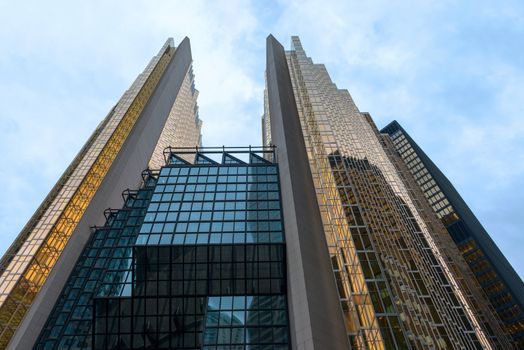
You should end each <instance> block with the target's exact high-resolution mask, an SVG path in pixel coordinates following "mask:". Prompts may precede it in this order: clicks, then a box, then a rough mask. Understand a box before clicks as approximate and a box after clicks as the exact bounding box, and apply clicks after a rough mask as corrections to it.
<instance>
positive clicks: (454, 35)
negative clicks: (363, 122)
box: [0, 0, 524, 277]
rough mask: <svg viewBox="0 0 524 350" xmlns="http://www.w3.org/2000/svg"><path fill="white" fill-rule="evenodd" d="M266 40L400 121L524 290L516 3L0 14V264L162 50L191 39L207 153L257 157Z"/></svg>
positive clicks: (381, 117) (522, 78) (522, 59)
mask: <svg viewBox="0 0 524 350" xmlns="http://www.w3.org/2000/svg"><path fill="white" fill-rule="evenodd" d="M459 3H460V4H459ZM269 33H273V34H274V35H275V36H276V37H277V39H279V40H280V41H281V42H282V43H283V44H284V45H285V46H286V47H289V41H290V36H291V35H299V36H300V37H301V39H302V43H303V45H304V48H305V49H306V52H307V53H308V54H309V55H310V56H311V57H313V59H314V60H315V62H319V63H325V64H326V66H327V68H328V70H329V72H330V73H331V76H332V78H333V80H334V81H335V82H336V83H337V85H338V86H339V87H340V88H347V89H349V91H350V92H351V93H352V95H353V98H354V99H355V101H356V103H357V105H358V106H359V108H360V110H361V111H368V112H370V113H371V115H372V116H373V117H374V119H375V121H376V123H377V125H378V126H379V127H382V126H384V125H386V124H387V123H388V122H389V121H391V120H393V119H396V120H398V121H399V122H400V123H401V124H402V125H403V126H404V127H405V129H407V131H408V132H409V133H410V134H411V135H412V136H413V137H414V138H415V140H416V141H417V142H418V143H419V145H421V146H422V148H423V149H424V150H425V151H426V152H427V153H428V154H429V156H430V157H431V158H432V159H433V160H434V161H435V162H436V163H437V165H438V166H440V168H441V169H442V170H443V171H444V173H445V174H446V175H448V177H449V178H450V179H451V181H452V182H453V183H454V184H455V186H456V187H457V188H458V190H459V191H460V192H461V194H462V195H463V197H464V198H465V199H466V201H467V202H468V203H469V205H470V207H471V208H472V209H473V211H474V212H475V213H476V214H477V215H478V217H479V219H480V221H481V222H482V223H483V224H484V225H485V227H486V228H487V230H488V232H490V233H491V235H492V237H493V239H494V240H495V242H496V243H497V244H498V245H499V247H500V248H501V250H502V251H503V253H504V254H505V255H506V256H507V257H508V259H509V261H510V262H511V263H512V264H513V266H514V267H515V269H516V270H517V272H518V273H519V274H520V276H521V277H522V276H524V259H522V258H521V257H520V254H522V250H523V249H524V221H523V220H521V215H523V209H524V208H523V205H522V200H523V198H524V189H523V185H524V137H523V136H522V135H524V123H522V122H521V118H522V117H523V116H524V45H523V43H524V2H522V1H520V0H515V1H511V0H507V1H503V0H501V1H497V2H494V1H483V0H476V1H468V0H465V1H460V2H457V1H446V0H439V1H386V0H384V1H327V0H323V1H318V2H314V1H307V0H286V1H276V2H275V1H257V2H255V1H252V2H250V1H239V0H238V1H236V0H233V1H226V2H222V1H209V3H207V2H204V1H196V0H191V1H71V0H69V1H23V2H21V1H8V0H0V105H1V108H0V150H1V156H2V165H1V166H0V183H2V191H3V193H2V196H0V254H2V253H3V252H4V251H5V249H7V247H8V245H9V244H10V242H11V241H12V240H13V239H14V237H15V236H16V235H17V234H18V232H19V231H20V229H21V228H22V226H23V225H24V224H25V222H26V221H27V220H28V218H29V217H30V216H31V214H32V213H33V212H34V210H35V209H36V208H37V206H38V205H39V204H40V202H41V201H42V199H43V198H44V197H45V195H46V194H47V193H48V191H49V190H50V189H51V187H52V186H53V185H54V183H55V181H56V180H57V179H58V177H59V176H60V174H61V173H62V172H63V171H64V170H65V168H66V167H67V165H68V164H69V162H70V161H71V160H72V158H73V157H74V155H75V154H76V153H77V152H78V150H79V149H80V147H81V146H82V144H83V143H84V142H85V140H86V139H87V137H88V136H89V134H90V133H91V132H92V131H93V129H94V128H95V126H96V125H97V123H98V122H99V121H100V120H101V119H102V118H103V117H104V116H105V114H106V113H107V112H108V111H109V109H110V108H111V107H112V105H113V104H114V103H115V102H116V101H117V100H118V99H119V97H120V96H121V95H122V93H123V92H124V90H125V89H126V88H127V87H129V85H130V84H131V82H132V81H133V80H134V78H135V77H136V76H137V75H138V73H140V72H141V71H142V69H143V68H144V67H145V65H146V64H147V62H148V61H149V59H150V58H151V56H153V55H154V54H156V52H157V51H158V50H159V48H160V47H161V46H162V44H163V43H164V42H165V40H166V38H167V37H174V39H175V42H179V41H180V40H182V38H183V37H184V36H188V37H190V39H191V45H192V50H193V59H194V71H195V74H196V84H197V88H198V89H199V90H200V97H199V105H200V116H201V118H202V119H203V120H204V130H203V134H204V144H205V145H208V146H210V145H223V144H226V145H248V144H252V145H256V144H260V143H261V141H260V115H261V114H262V110H263V104H262V95H263V85H264V79H263V74H264V66H265V61H264V60H265V51H264V50H265V38H266V36H267V35H268V34H269Z"/></svg>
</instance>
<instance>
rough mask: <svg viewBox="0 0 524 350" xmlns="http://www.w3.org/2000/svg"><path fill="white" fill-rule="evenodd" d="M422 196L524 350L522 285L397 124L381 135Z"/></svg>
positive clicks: (458, 198)
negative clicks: (392, 149) (387, 137)
mask: <svg viewBox="0 0 524 350" xmlns="http://www.w3.org/2000/svg"><path fill="white" fill-rule="evenodd" d="M381 132H382V133H385V134H387V135H389V137H391V141H392V143H393V145H394V147H395V149H396V151H398V154H399V155H400V157H401V159H402V161H403V162H404V163H405V165H406V166H407V168H408V169H409V171H410V173H411V174H412V175H413V178H414V180H415V181H416V184H417V185H418V186H419V187H420V189H421V191H422V192H424V196H425V198H426V199H427V201H428V203H429V204H430V205H431V208H432V209H433V211H434V212H435V214H436V215H437V217H438V218H439V219H440V220H441V221H442V223H443V224H444V226H446V229H447V230H448V232H449V235H450V236H451V238H453V241H454V242H455V244H456V245H457V247H458V249H459V250H460V252H461V253H462V256H463V257H464V260H465V261H466V262H467V264H468V265H469V267H470V269H471V272H472V273H473V274H474V275H475V277H476V279H477V280H478V282H479V284H480V285H481V287H482V289H483V291H484V292H485V294H486V295H487V297H488V299H489V301H490V303H491V306H492V307H493V308H494V309H495V311H496V312H497V314H498V315H499V317H500V318H501V319H502V321H503V322H504V324H505V328H506V331H507V332H508V333H509V334H511V336H512V337H513V340H514V341H515V343H516V344H517V346H518V347H519V348H524V284H523V283H522V280H521V279H520V278H519V276H518V275H517V273H516V272H515V270H514V269H513V268H512V267H511V265H510V264H509V262H508V261H507V260H506V258H505V257H504V255H503V254H502V252H501V251H500V250H499V249H498V247H497V246H496V244H495V242H493V240H492V239H491V238H490V236H489V234H488V233H487V232H486V230H485V229H484V227H482V225H481V224H480V222H479V221H478V220H477V218H476V217H475V215H474V214H473V212H472V211H471V210H470V209H469V207H468V205H467V204H466V202H465V201H464V200H463V199H462V197H461V196H460V194H459V193H458V192H457V190H456V189H455V188H454V187H453V185H452V184H451V182H450V181H449V180H448V179H447V178H446V176H445V175H444V174H443V173H442V172H441V171H440V170H439V169H438V167H437V166H436V165H435V164H434V163H433V162H432V161H431V159H430V158H429V157H428V156H427V155H426V154H425V153H424V151H423V150H422V149H421V148H420V147H419V146H418V145H417V143H416V142H415V141H414V140H413V139H412V138H411V136H410V135H409V134H408V133H407V132H406V131H405V130H404V128H402V126H401V125H400V124H399V123H398V122H397V121H393V122H391V123H390V124H388V125H387V126H386V127H384V128H383V129H382V130H381Z"/></svg>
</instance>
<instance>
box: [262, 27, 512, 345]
mask: <svg viewBox="0 0 524 350" xmlns="http://www.w3.org/2000/svg"><path fill="white" fill-rule="evenodd" d="M286 58H287V68H288V71H289V75H290V78H291V84H292V89H293V94H294V97H295V102H296V106H297V110H298V117H299V120H300V124H301V127H302V135H303V136H304V141H305V145H306V151H307V154H308V158H309V163H310V168H311V171H312V175H313V180H314V185H315V189H316V192H317V200H318V202H319V205H320V211H321V214H322V220H323V224H324V232H325V234H326V240H327V243H328V246H329V249H330V254H331V259H332V267H333V272H334V277H335V280H336V283H337V287H338V292H339V297H340V302H341V307H342V312H343V314H344V318H345V320H346V330H347V334H348V337H349V341H350V343H351V344H352V346H353V347H354V348H359V349H364V348H372V349H382V348H421V349H422V348H428V347H429V348H441V349H444V348H454V347H458V348H468V349H470V348H471V349H478V348H494V347H496V346H497V345H496V344H497V342H493V339H492V337H491V334H492V333H491V331H490V330H489V328H488V327H487V323H485V322H484V319H483V316H481V315H480V313H479V312H478V310H477V309H476V307H475V299H474V298H472V297H471V296H470V291H469V290H468V288H465V284H464V283H463V277H462V274H461V271H459V270H457V265H456V264H455V263H456V262H455V259H453V258H451V257H450V255H449V254H448V253H449V250H448V247H447V243H446V242H443V240H442V239H441V233H440V231H439V230H438V229H435V227H434V226H433V225H432V222H429V221H428V220H427V218H426V217H425V215H424V213H423V211H420V210H421V208H420V207H419V206H418V204H417V203H418V201H419V199H418V197H416V196H414V194H413V192H412V188H411V187H410V186H411V184H408V183H406V182H405V181H404V179H403V177H402V174H401V173H399V171H398V169H397V168H396V165H395V164H394V163H393V161H392V160H391V159H390V157H389V153H388V152H389V151H388V150H387V149H386V148H385V147H384V145H383V144H382V139H381V136H380V134H379V132H378V129H377V128H376V126H375V124H374V123H373V120H372V119H371V116H370V115H369V114H367V113H361V112H360V111H359V110H358V108H357V106H356V105H355V103H354V101H353V100H352V98H351V96H350V94H349V93H348V91H347V90H340V89H338V88H337V87H336V85H335V84H334V83H333V82H332V81H331V79H330V77H329V74H328V72H327V70H326V68H325V66H324V65H321V64H314V63H313V61H312V60H311V58H309V57H307V56H306V53H305V52H304V50H303V48H302V45H301V43H300V40H299V39H298V37H292V46H291V50H290V51H286ZM272 84H277V85H278V82H277V83H275V82H272ZM279 88H280V87H279ZM282 88H283V89H285V88H286V87H282ZM264 100H265V103H266V106H265V108H264V111H265V114H264V117H263V118H264V120H263V122H262V123H263V126H264V128H263V138H264V140H265V142H268V143H270V142H271V141H270V140H271V138H270V137H268V136H267V135H266V134H267V133H268V131H269V130H270V128H269V125H270V124H271V121H270V115H269V113H268V111H269V108H268V107H267V105H269V104H270V103H271V101H268V95H267V89H266V92H265V95H264ZM277 102H278V101H277ZM277 127H278V126H277ZM268 143H266V144H268ZM420 181H424V184H428V183H430V181H431V179H430V178H429V177H427V175H426V174H423V175H422V176H421V179H420ZM433 201H434V203H435V205H437V206H441V207H444V206H445V205H446V203H445V201H444V199H442V198H434V199H433ZM362 248H364V249H362ZM376 279H378V280H380V281H381V282H383V283H382V284H380V287H382V290H383V293H385V294H382V295H385V296H390V297H391V298H392V299H393V300H394V303H393V308H390V309H391V317H390V318H388V319H387V321H388V322H384V317H383V316H382V315H381V312H382V310H384V307H387V306H386V305H383V304H382V303H380V302H378V301H377V297H376V295H377V293H376V290H377V287H379V285H378V284H377V281H376ZM383 287H385V288H383ZM386 300H387V299H386ZM388 317H389V316H388ZM498 335H499V336H501V339H505V338H504V335H503V334H500V333H499V334H498ZM503 344H507V343H505V342H503ZM507 345H508V346H509V344H507Z"/></svg>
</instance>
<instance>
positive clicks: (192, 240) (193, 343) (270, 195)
mask: <svg viewBox="0 0 524 350" xmlns="http://www.w3.org/2000/svg"><path fill="white" fill-rule="evenodd" d="M247 154H249V150H248V153H247ZM194 155H195V154H193V157H189V156H188V155H187V154H186V153H185V154H184V155H182V156H180V155H174V154H173V155H171V154H170V155H169V157H167V160H168V165H166V166H165V167H163V168H162V169H161V170H160V171H159V172H158V173H156V174H155V176H154V178H151V179H152V180H149V186H148V187H145V188H143V189H141V190H140V191H138V192H137V196H138V197H142V198H143V200H136V199H133V201H131V202H130V199H129V198H128V200H127V201H126V206H125V207H124V209H122V210H108V211H107V212H106V216H107V217H108V222H107V224H106V225H105V226H104V227H101V228H97V229H96V230H95V232H94V234H93V237H92V239H91V241H90V243H89V244H88V247H86V249H85V250H84V253H83V254H82V258H81V259H79V261H78V263H77V266H76V267H75V269H74V271H73V273H72V274H71V276H70V278H69V281H68V284H67V287H66V288H65V289H64V291H63V293H62V296H61V298H60V300H59V302H58V303H57V305H56V306H55V309H54V310H53V313H52V314H51V316H50V318H49V319H48V323H47V325H46V328H45V330H44V331H43V332H42V334H41V336H40V340H39V343H38V345H37V347H36V348H37V349H91V348H92V349H127V348H136V349H144V348H145V349H147V348H151V349H153V348H154V349H157V348H158V349H162V348H165V349H175V348H176V349H201V348H204V349H213V350H214V349H217V350H218V349H225V348H227V349H247V348H249V349H279V350H280V349H288V348H289V330H288V326H287V324H288V321H287V303H286V282H285V281H286V278H285V273H286V271H285V245H284V238H283V232H282V217H281V215H282V214H281V209H280V207H281V204H280V192H279V184H278V168H277V165H276V164H275V163H272V162H268V161H267V160H265V159H263V158H262V157H261V156H258V155H256V154H249V159H250V160H251V162H249V163H246V162H243V161H241V160H240V159H238V158H236V157H234V156H232V155H230V154H229V153H228V154H224V155H222V159H224V160H225V161H224V163H223V164H220V163H215V162H214V161H211V162H210V161H209V160H210V159H208V160H206V159H207V157H205V158H203V157H196V158H195V157H194ZM186 159H195V160H196V163H195V164H190V163H188V161H187V160H186ZM135 197H136V196H135ZM135 197H134V198H135ZM131 204H132V205H131Z"/></svg>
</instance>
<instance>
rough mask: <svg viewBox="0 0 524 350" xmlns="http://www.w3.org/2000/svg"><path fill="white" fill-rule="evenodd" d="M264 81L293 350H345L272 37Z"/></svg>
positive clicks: (287, 80) (301, 146)
mask: <svg viewBox="0 0 524 350" xmlns="http://www.w3.org/2000/svg"><path fill="white" fill-rule="evenodd" d="M266 75H267V76H266V78H267V86H268V98H269V113H270V116H271V138H272V142H273V144H274V145H276V146H277V156H278V163H279V171H280V186H281V191H282V206H283V215H284V229H285V235H286V247H287V252H286V259H287V278H288V284H287V286H288V303H289V317H290V332H291V344H292V348H293V349H319V350H323V349H348V348H349V341H348V338H347V335H346V330H345V326H344V320H343V318H342V311H341V306H340V301H339V299H338V298H339V297H338V292H337V290H336V283H335V279H334V276H333V271H332V267H331V260H330V256H329V251H328V247H327V243H326V238H325V235H324V228H323V225H322V219H321V216H320V210H319V207H318V202H317V197H316V193H315V188H314V184H313V177H312V175H311V170H310V168H309V161H308V158H307V153H306V146H305V142H304V137H303V135H302V128H301V125H300V119H299V116H298V111H297V105H296V102H295V97H294V95H293V88H292V85H291V77H290V75H289V68H288V65H287V60H286V56H285V51H284V48H283V47H282V45H281V44H280V43H279V42H278V41H277V40H276V39H275V38H274V37H273V36H272V35H270V36H269V37H268V38H267V61H266Z"/></svg>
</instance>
